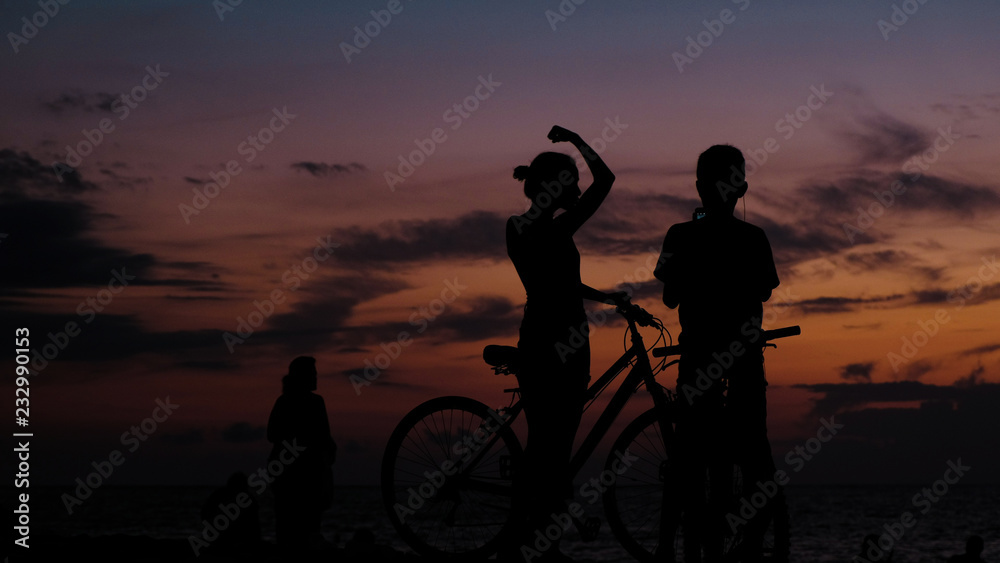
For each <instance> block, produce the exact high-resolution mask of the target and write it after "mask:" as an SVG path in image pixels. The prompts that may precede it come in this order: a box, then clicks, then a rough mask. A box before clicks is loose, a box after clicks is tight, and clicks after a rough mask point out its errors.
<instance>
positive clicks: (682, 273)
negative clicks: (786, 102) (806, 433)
mask: <svg viewBox="0 0 1000 563" xmlns="http://www.w3.org/2000/svg"><path fill="white" fill-rule="evenodd" d="M696 176H697V182H696V187H697V190H698V195H699V196H700V197H701V201H702V205H703V206H704V207H703V208H700V209H699V210H698V211H696V218H694V219H693V220H691V221H688V222H685V223H678V224H676V225H674V226H672V227H670V229H669V230H668V231H667V235H666V237H665V238H664V240H663V251H662V253H661V255H660V260H659V263H658V265H657V267H656V270H655V272H654V275H655V276H656V278H657V279H659V280H660V281H662V282H663V302H664V304H666V305H667V306H668V307H670V308H671V309H673V308H677V309H678V317H679V319H680V324H681V334H680V336H679V337H678V341H679V342H680V343H681V344H682V345H683V347H684V348H683V350H684V351H683V353H682V355H681V358H680V363H679V366H678V367H679V369H678V377H677V392H678V394H679V399H680V400H679V405H680V406H679V415H680V416H679V419H678V422H677V440H678V447H679V448H680V451H679V452H678V453H679V457H680V462H681V464H680V465H681V467H680V475H679V477H680V478H681V479H683V480H684V482H685V485H686V486H684V487H683V490H685V491H687V492H688V495H687V497H686V498H685V499H684V502H683V504H684V512H685V524H686V527H687V528H688V532H690V531H691V529H692V528H694V529H696V530H697V531H696V533H695V535H697V536H699V537H698V538H697V539H696V540H695V541H692V540H690V539H687V537H689V536H690V535H691V534H690V533H686V540H685V546H687V548H686V549H685V551H686V552H687V553H686V554H685V557H686V560H687V561H700V560H701V559H700V557H701V555H700V554H699V551H700V550H699V547H703V548H704V549H705V557H706V559H707V560H710V561H711V560H715V559H717V558H718V557H719V553H718V551H719V549H721V548H720V543H721V534H722V533H723V530H728V526H726V523H725V522H717V521H716V520H717V519H718V518H719V515H716V514H714V513H713V512H710V511H709V508H708V507H707V506H706V505H705V499H704V497H703V495H702V494H700V493H701V492H703V491H704V488H703V487H698V486H697V484H698V483H702V480H703V478H704V476H705V473H706V470H708V469H712V468H713V467H714V466H715V465H716V464H714V463H713V462H715V461H716V460H717V459H716V458H718V453H719V452H720V450H721V449H722V447H725V448H735V451H736V454H737V457H738V459H739V460H741V461H742V462H743V468H744V483H749V484H750V485H747V486H746V487H747V488H752V486H753V485H752V484H754V483H756V482H757V481H758V480H761V481H767V480H770V479H772V478H773V475H774V462H773V460H772V459H771V448H770V444H769V443H768V441H767V425H766V419H767V407H766V400H765V386H766V385H767V383H766V381H765V379H764V365H763V355H762V353H761V352H762V348H761V344H762V342H757V339H758V338H759V334H760V333H759V330H760V325H761V318H762V316H763V305H762V303H763V302H764V301H767V300H768V299H769V298H770V296H771V291H772V290H773V289H774V288H775V287H777V286H778V274H777V272H776V270H775V267H774V258H773V257H772V254H771V246H770V244H769V243H768V240H767V237H766V236H765V234H764V231H762V230H761V229H760V228H759V227H756V226H754V225H751V224H749V223H746V222H744V221H741V220H739V219H737V218H735V217H734V216H733V211H734V209H735V208H736V202H737V201H738V200H739V198H741V197H743V195H744V194H746V191H747V187H748V185H747V183H746V173H745V161H744V159H743V154H742V153H741V152H740V151H739V149H737V148H735V147H732V146H729V145H715V146H713V147H710V148H709V149H708V150H706V151H705V152H703V153H702V154H701V156H699V158H698V166H697V172H696ZM723 378H726V379H728V385H729V390H728V394H727V397H726V398H725V399H724V398H723V389H724V387H723V385H722V384H721V380H722V379H723ZM724 404H725V405H726V408H725V411H724V410H723V405H724ZM720 446H721V447H720ZM723 467H724V466H719V468H718V469H716V470H715V472H713V473H717V474H715V475H714V477H715V478H718V479H721V480H723V481H727V480H728V479H729V478H730V477H728V476H727V474H726V473H724V472H723V469H722V468H723ZM713 480H714V479H713ZM709 522H711V524H709ZM723 526H726V527H725V528H723ZM748 530H749V531H750V532H756V531H757V529H756V528H754V527H753V524H750V525H749V528H748ZM761 534H762V532H761ZM699 544H701V546H699Z"/></svg>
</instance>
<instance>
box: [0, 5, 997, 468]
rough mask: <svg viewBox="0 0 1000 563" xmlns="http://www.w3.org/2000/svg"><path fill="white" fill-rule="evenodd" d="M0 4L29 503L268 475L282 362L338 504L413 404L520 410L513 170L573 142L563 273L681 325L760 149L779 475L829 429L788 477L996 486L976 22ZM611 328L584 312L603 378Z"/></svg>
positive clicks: (0, 119) (984, 39)
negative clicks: (326, 421)
mask: <svg viewBox="0 0 1000 563" xmlns="http://www.w3.org/2000/svg"><path fill="white" fill-rule="evenodd" d="M232 4H236V2H232ZM0 9H2V11H0V14H2V16H0V24H2V25H0V28H2V30H3V31H4V34H5V37H6V39H7V45H5V47H4V48H5V50H6V53H5V54H3V55H2V56H0V69H2V76H3V83H4V87H3V89H2V90H0V104H2V106H3V107H4V111H3V112H2V113H0V125H2V126H0V265H2V266H0V268H2V272H3V273H2V275H0V287H2V294H0V318H2V319H3V325H4V326H3V329H4V330H5V331H8V334H9V333H10V332H13V331H15V330H16V329H19V328H27V329H29V332H30V337H29V338H30V349H31V355H32V357H33V358H34V360H33V361H32V367H33V368H34V371H35V373H34V375H32V376H31V377H30V390H31V394H30V399H31V401H30V406H31V407H32V409H31V413H30V421H29V425H28V426H27V427H17V426H15V425H14V424H13V423H12V424H11V429H12V430H11V431H12V432H16V431H22V432H23V431H30V432H32V433H33V434H34V435H33V437H32V451H33V452H35V451H37V452H38V456H39V459H41V460H42V461H40V462H38V463H36V464H35V465H33V466H32V470H33V472H34V473H33V477H32V478H33V479H37V483H39V484H71V483H73V482H74V480H75V479H76V478H85V477H86V476H87V475H88V474H90V473H91V472H93V471H94V469H93V463H99V462H101V461H102V460H107V459H109V456H110V455H111V454H112V452H114V451H115V450H118V451H120V452H122V454H123V459H124V462H123V463H122V464H120V465H118V466H116V469H115V472H114V474H113V475H111V476H109V477H107V479H106V482H107V483H108V484H113V485H128V484H167V485H190V484H218V483H222V482H223V481H224V480H225V477H226V476H227V475H228V474H229V473H230V472H232V471H234V470H236V469H241V470H243V471H248V472H249V471H254V470H256V469H257V468H260V467H262V466H263V465H264V463H265V462H266V455H267V452H268V451H269V448H270V445H269V444H268V443H267V441H266V440H265V438H264V430H265V426H266V423H267V417H268V414H269V412H270V409H271V407H272V405H273V404H274V400H275V399H276V398H277V396H278V394H279V393H280V378H281V376H282V375H283V374H285V373H286V370H287V365H288V363H289V362H290V361H291V360H292V359H293V358H295V357H296V356H299V355H312V356H315V357H316V359H317V367H318V370H319V384H318V392H319V393H320V394H321V395H322V396H323V397H324V399H325V401H326V404H327V408H328V411H329V417H330V424H331V428H332V433H333V436H334V438H335V439H336V440H337V442H338V444H339V446H340V456H339V460H340V461H339V462H338V464H337V466H336V469H335V472H336V475H337V481H338V483H343V484H376V483H377V475H378V464H379V462H380V459H381V456H382V451H383V448H384V446H385V442H386V440H387V438H388V435H389V433H390V432H391V431H392V429H393V427H394V426H395V424H396V423H397V422H398V421H399V419H401V418H402V417H403V415H404V414H405V413H406V412H408V411H409V410H410V409H411V408H413V407H415V406H416V405H418V404H420V403H421V402H423V401H425V400H428V399H430V398H433V397H436V396H441V395H465V396H470V397H473V398H476V399H478V400H481V401H483V402H485V403H486V404H488V405H490V406H493V407H499V406H503V405H505V404H506V403H507V402H508V400H509V398H508V396H507V395H505V394H504V393H503V389H504V388H507V387H510V386H512V385H513V381H512V380H511V379H510V378H507V379H504V378H503V377H502V376H496V375H493V373H492V371H491V370H490V369H489V368H488V367H487V366H486V365H485V364H484V363H483V362H482V359H481V351H482V347H483V346H484V345H486V344H490V343H499V344H509V345H513V344H514V343H515V342H516V340H517V328H518V325H519V323H520V320H521V315H522V306H523V303H524V290H523V288H522V287H521V285H520V282H519V280H518V278H517V275H516V272H515V271H514V268H513V266H512V265H511V264H510V262H509V260H508V258H507V256H506V249H505V246H504V238H503V232H504V227H503V225H504V222H505V220H506V218H507V217H509V216H511V215H515V214H519V213H521V212H523V211H524V210H525V209H526V207H527V203H528V202H527V200H526V199H525V198H524V196H523V193H522V191H521V185H520V184H518V183H517V182H516V181H515V180H513V179H512V177H511V173H512V170H513V168H514V167H515V166H517V165H521V164H528V163H529V162H530V160H531V159H532V158H533V157H534V156H535V155H536V154H538V153H539V152H542V151H546V150H561V151H563V152H567V153H568V154H572V155H574V156H576V153H575V152H574V150H573V149H572V147H570V146H569V145H558V146H555V147H554V146H553V145H552V143H551V142H549V141H548V140H547V139H546V133H547V132H548V130H549V129H550V128H551V126H552V125H556V124H558V125H561V126H564V127H566V128H569V129H571V130H574V131H576V132H578V133H579V134H580V135H581V136H582V137H583V138H584V139H585V140H586V141H588V142H591V143H592V146H593V147H594V148H595V150H597V151H598V152H600V154H601V156H602V158H603V159H604V160H605V162H606V163H607V164H608V166H609V167H610V168H611V170H612V171H613V172H614V173H615V175H616V177H617V179H616V181H615V184H614V187H613V188H612V191H611V194H610V196H609V197H608V199H607V200H606V202H605V203H604V205H603V206H602V208H601V209H600V210H599V211H598V213H597V214H596V215H595V216H594V217H593V218H592V219H591V220H590V221H589V222H588V223H587V224H586V225H585V226H584V227H583V228H582V229H581V230H580V231H579V232H578V233H577V235H576V242H577V244H578V246H579V248H580V252H581V254H582V266H581V268H582V270H581V271H582V276H583V280H584V282H585V283H587V284H589V285H591V286H593V287H598V288H602V289H606V290H612V289H626V290H628V291H630V292H632V293H633V296H634V301H635V302H636V303H639V304H641V305H642V306H643V307H645V308H647V309H648V310H649V311H650V312H651V313H653V314H654V315H656V316H657V317H659V318H660V319H662V320H663V322H664V324H665V325H666V326H667V328H668V329H669V331H670V333H671V334H672V336H673V337H674V338H676V337H677V335H678V334H679V333H680V327H679V326H678V323H677V315H676V311H674V310H670V309H668V308H666V307H665V306H664V305H663V304H662V302H661V301H660V299H659V293H660V290H661V286H660V285H659V282H656V281H655V280H653V278H652V275H651V270H650V265H651V264H652V263H653V262H654V261H655V259H656V256H657V254H658V251H659V245H660V243H661V241H662V238H663V235H664V233H665V232H666V230H667V228H669V226H670V225H672V224H674V223H677V222H681V221H685V220H688V219H689V218H690V215H691V212H692V211H693V209H694V208H695V207H696V206H697V205H698V202H697V195H696V192H695V189H694V166H695V162H696V160H697V157H698V154H699V153H700V152H701V151H703V150H704V149H706V148H708V147H709V146H711V145H713V144H718V143H729V144H733V145H734V146H736V147H739V148H740V149H741V150H743V151H744V154H745V155H746V156H747V159H748V171H749V172H750V175H749V183H750V190H749V193H748V195H747V197H746V199H745V205H743V204H741V205H740V206H738V208H737V215H738V216H739V217H741V218H743V217H745V219H746V220H747V221H749V222H751V223H753V224H756V225H758V226H760V227H761V228H762V229H764V231H765V233H766V234H767V236H768V239H769V240H770V243H771V246H772V248H773V251H774V256H775V262H776V266H777V269H778V273H779V277H780V279H781V285H780V286H779V288H778V289H777V290H776V291H775V293H774V295H773V296H772V298H771V299H770V301H769V302H768V303H766V304H765V318H764V324H765V328H777V327H781V326H788V325H800V326H801V327H802V334H801V336H797V337H795V338H791V339H787V340H784V341H781V342H780V343H779V344H778V348H777V349H774V350H768V352H767V354H766V358H767V377H768V381H769V383H770V387H769V392H768V414H769V435H770V438H771V441H772V445H773V448H774V451H775V455H776V459H778V466H779V468H781V467H782V466H788V467H792V469H794V468H795V467H799V465H798V464H791V463H789V461H788V460H789V459H793V460H794V459H797V458H794V457H792V458H789V457H787V455H792V454H786V452H794V451H795V448H796V447H803V446H804V445H805V444H807V441H808V440H809V439H810V438H813V437H815V436H817V432H819V431H820V429H821V428H824V421H825V422H830V421H836V423H838V424H843V425H844V426H843V429H842V430H840V431H839V432H838V434H837V435H836V436H835V437H834V438H833V439H831V440H830V441H829V442H824V443H823V447H822V451H820V452H818V453H815V455H812V456H811V457H810V459H809V461H808V462H807V463H804V464H802V467H801V472H799V471H798V470H795V474H794V475H793V476H792V479H793V482H795V483H803V484H805V483H817V482H820V483H831V482H836V483H840V482H849V483H917V484H927V483H930V482H932V481H933V480H935V479H938V478H940V476H941V474H942V472H944V471H945V469H946V468H947V462H949V461H953V460H957V459H961V460H962V462H963V463H965V464H966V465H969V466H971V467H972V468H973V469H972V470H971V471H970V472H969V476H968V477H967V478H965V479H967V481H968V482H970V483H972V482H990V483H995V482H996V478H997V475H1000V454H998V453H997V452H998V451H1000V448H998V447H997V445H998V444H997V439H996V437H995V436H994V435H991V434H983V430H984V429H985V428H994V427H996V425H997V423H998V422H1000V420H998V415H997V412H998V409H997V408H996V407H997V405H998V401H1000V376H998V373H1000V337H998V329H1000V320H998V319H1000V315H997V312H998V307H1000V303H998V300H1000V277H998V276H997V273H998V272H1000V264H998V262H997V261H996V260H997V258H996V254H997V252H998V249H1000V238H998V228H997V219H998V217H1000V184H998V178H1000V174H998V173H1000V161H998V158H997V155H998V154H1000V150H998V149H1000V120H998V117H1000V75H997V73H996V72H994V70H995V69H996V68H998V62H1000V61H998V57H1000V55H997V53H1000V38H998V36H997V34H996V33H995V22H996V21H997V17H998V16H1000V5H998V4H997V3H996V2H991V1H985V0H982V1H971V0H967V1H952V2H942V1H940V0H928V1H927V2H924V3H922V4H921V3H917V2H896V3H893V2H889V1H878V2H862V1H848V2H839V3H835V4H832V3H825V2H790V1H784V2H768V3H764V2H760V1H759V0H734V1H729V0H725V1H723V0H716V1H713V2H691V1H687V2H671V3H655V4H654V3H648V2H634V1H625V2H614V3H612V2H606V1H600V0H589V1H587V2H581V3H579V4H577V3H575V2H571V1H569V0H564V1H562V2H556V1H555V0H547V1H542V2H525V1H512V2H503V3H486V4H483V3H462V2H455V1H441V2H433V3H431V2H419V1H410V0H402V1H401V2H390V1H382V0H376V1H372V2H368V1H364V2H350V3H346V2H336V3H330V2H298V3H294V4H287V5H286V4H280V5H267V4H265V3H262V2H253V1H249V0H247V1H244V2H242V3H238V4H237V5H235V6H232V5H231V3H230V2H226V1H225V0H224V1H221V2H210V1H207V0H205V1H198V2H143V3H138V4H137V3H131V2H103V3H101V4H100V5H99V6H94V5H87V4H83V3H79V4H78V3H75V2H74V3H68V4H66V5H59V6H58V12H57V13H55V14H54V15H50V14H46V13H45V12H44V10H43V8H42V7H41V4H39V3H37V2H34V3H33V2H20V1H7V2H2V3H0ZM49 9H50V11H52V10H54V8H52V7H50V8H49ZM39 13H41V14H42V15H38V14H39ZM991 53H992V54H991ZM588 179H589V175H588V174H587V173H586V171H584V172H583V178H582V182H581V183H582V185H584V186H586V185H587V184H588ZM744 213H745V215H744ZM244 322H246V323H247V324H246V325H243V324H242V323H244ZM251 322H252V323H253V324H254V326H250V323H251ZM251 329H252V332H251ZM624 330H625V329H624V325H623V324H622V323H621V322H619V321H614V320H613V321H611V322H608V323H607V324H605V325H601V326H595V327H593V333H592V337H591V340H592V346H593V361H592V365H593V366H594V370H595V371H594V373H593V375H594V376H595V377H596V376H597V375H599V371H598V370H599V369H602V368H603V367H604V366H609V365H610V364H611V362H612V361H613V360H614V359H615V358H616V357H617V356H618V355H619V354H620V353H621V351H622V337H623V335H624ZM403 334H406V338H404V340H406V343H405V344H399V341H400V337H401V335H403ZM18 336H20V335H18ZM646 337H647V339H648V340H649V341H652V340H653V339H655V337H656V334H655V333H647V334H646ZM46 346H48V348H46ZM14 355H15V352H11V351H10V349H9V348H8V351H7V352H5V354H4V357H5V358H9V359H7V360H5V365H7V366H10V368H9V369H10V371H13V370H14V365H15V364H14ZM368 366H379V367H368ZM366 368H367V369H368V375H369V376H370V377H371V380H368V379H364V376H365V370H366ZM672 369H673V368H670V369H668V370H667V372H665V373H663V374H661V375H660V376H659V380H660V381H661V383H664V384H665V385H668V386H672V385H673V383H674V379H675V377H676V373H675V372H673V371H671V370H672ZM376 371H377V373H376ZM362 380H363V381H364V383H365V384H360V383H359V381H362ZM3 385H4V386H5V393H9V395H7V396H11V395H13V393H14V386H15V378H14V377H13V376H11V377H7V378H4V383H3ZM157 401H160V403H163V404H175V405H177V406H176V407H171V408H169V409H167V410H168V411H169V414H167V415H166V416H165V417H164V414H163V413H164V410H162V409H163V407H161V406H160V403H158V402H157ZM650 404H651V403H650V402H649V399H648V396H647V395H645V394H644V393H639V394H637V395H635V396H634V397H633V400H632V401H631V403H630V405H629V408H628V410H627V412H626V415H635V414H638V413H639V412H641V411H642V410H645V409H646V408H648V406H649V405H650ZM157 408H160V409H161V410H156V409H157ZM154 414H156V416H157V417H158V418H163V420H160V421H153V423H150V422H147V423H146V426H145V427H143V426H142V424H143V421H144V419H147V418H151V417H152V416H153V415H154ZM592 414H593V412H591V413H588V415H587V416H585V419H584V428H589V426H588V423H589V422H592V420H593V417H592V416H591V415H592ZM628 420H629V416H624V417H623V418H622V419H621V420H620V421H619V424H618V425H616V427H615V430H613V431H612V435H611V436H609V437H608V438H607V439H606V440H607V441H606V443H605V447H607V446H608V445H609V444H610V440H611V439H612V438H613V437H614V436H615V435H616V433H617V432H618V431H619V430H618V429H620V428H621V427H622V426H623V425H624V424H625V423H626V422H628ZM154 426H155V427H154ZM133 427H136V428H138V429H139V433H140V434H142V437H143V438H144V439H141V440H140V439H139V438H137V437H134V436H135V433H134V431H133V430H132V429H133ZM123 433H124V434H125V436H124V437H123ZM130 433H132V436H133V437H130V436H129V434H130ZM125 438H127V439H125ZM786 468H787V467H786Z"/></svg>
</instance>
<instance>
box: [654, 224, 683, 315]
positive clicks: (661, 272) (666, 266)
mask: <svg viewBox="0 0 1000 563" xmlns="http://www.w3.org/2000/svg"><path fill="white" fill-rule="evenodd" d="M672 232H674V228H673V227H671V228H670V230H668V231H667V235H666V236H665V237H663V249H662V251H661V252H660V257H659V259H657V261H656V268H654V269H653V276H654V277H655V278H656V279H658V280H660V281H661V282H663V304H664V305H666V306H667V307H670V308H671V309H676V308H677V305H678V303H680V291H679V289H680V288H679V287H678V285H679V284H678V281H679V280H678V279H677V274H678V271H677V270H678V268H677V256H675V252H674V250H675V246H674V238H675V236H672V235H671V233H672ZM675 234H676V233H675Z"/></svg>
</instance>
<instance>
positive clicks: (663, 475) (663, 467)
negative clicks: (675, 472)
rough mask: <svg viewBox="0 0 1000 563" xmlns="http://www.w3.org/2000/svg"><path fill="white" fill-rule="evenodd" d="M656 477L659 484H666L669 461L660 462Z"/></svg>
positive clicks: (668, 475) (668, 473) (668, 476)
mask: <svg viewBox="0 0 1000 563" xmlns="http://www.w3.org/2000/svg"><path fill="white" fill-rule="evenodd" d="M658 473H659V474H658V477H659V479H660V482H661V483H666V482H668V481H669V479H670V460H668V459H665V460H663V461H661V462H660V470H659V472H658Z"/></svg>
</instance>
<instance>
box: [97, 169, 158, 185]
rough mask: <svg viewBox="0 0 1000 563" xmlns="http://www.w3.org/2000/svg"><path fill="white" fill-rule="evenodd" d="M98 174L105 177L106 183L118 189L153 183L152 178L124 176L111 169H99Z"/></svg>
mask: <svg viewBox="0 0 1000 563" xmlns="http://www.w3.org/2000/svg"><path fill="white" fill-rule="evenodd" d="M98 172H100V173H101V174H102V175H103V176H105V178H107V181H108V182H111V183H112V184H114V186H115V187H119V188H136V187H139V186H145V185H148V184H150V183H152V181H153V178H152V177H150V176H124V175H122V174H119V173H117V172H115V171H114V170H112V169H111V168H101V169H100V170H98Z"/></svg>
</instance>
